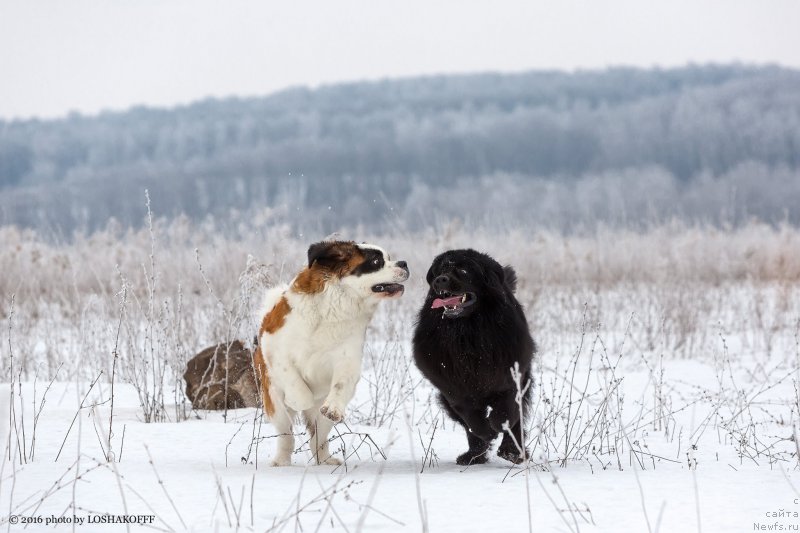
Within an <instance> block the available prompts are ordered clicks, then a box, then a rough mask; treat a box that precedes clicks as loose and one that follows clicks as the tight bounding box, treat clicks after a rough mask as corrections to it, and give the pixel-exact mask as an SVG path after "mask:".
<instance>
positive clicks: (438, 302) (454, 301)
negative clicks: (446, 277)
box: [431, 296, 461, 309]
mask: <svg viewBox="0 0 800 533" xmlns="http://www.w3.org/2000/svg"><path fill="white" fill-rule="evenodd" d="M460 303H461V296H451V297H450V298H445V299H444V300H442V299H441V298H436V299H435V300H434V301H433V305H431V309H438V308H440V307H444V306H445V305H449V306H451V307H452V306H454V305H458V304H460Z"/></svg>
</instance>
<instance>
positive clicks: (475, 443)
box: [439, 394, 497, 466]
mask: <svg viewBox="0 0 800 533" xmlns="http://www.w3.org/2000/svg"><path fill="white" fill-rule="evenodd" d="M439 401H440V403H441V405H442V408H444V410H445V411H446V412H447V414H448V415H450V418H452V419H453V420H455V421H456V422H458V423H459V424H461V426H462V427H463V428H464V431H466V432H467V444H468V445H469V449H468V450H467V451H466V452H464V453H462V454H461V455H459V456H458V457H457V458H456V463H458V464H460V465H461V466H468V465H477V464H483V463H485V462H486V461H488V460H489V458H488V457H487V455H486V452H487V450H489V445H490V444H491V442H492V439H493V438H494V437H495V436H497V434H496V433H494V434H492V433H491V432H488V433H487V432H486V431H485V430H484V431H481V432H480V435H479V434H477V433H475V432H474V430H473V429H472V427H471V426H470V420H472V422H473V423H475V422H476V420H475V418H476V417H475V416H474V415H473V414H472V413H471V412H469V411H467V410H465V409H463V408H461V409H456V408H454V407H453V406H452V405H451V404H450V402H448V401H447V399H446V398H445V397H444V396H443V395H441V394H440V395H439ZM464 415H466V416H464ZM478 422H480V424H479V425H478V427H482V426H487V424H486V421H485V420H482V421H481V420H478ZM486 429H488V426H487V428H486ZM479 431H480V430H479Z"/></svg>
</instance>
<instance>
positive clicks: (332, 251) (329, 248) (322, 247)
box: [308, 241, 354, 268]
mask: <svg viewBox="0 0 800 533" xmlns="http://www.w3.org/2000/svg"><path fill="white" fill-rule="evenodd" d="M353 248H354V245H353V244H352V243H343V242H341V241H322V242H317V243H314V244H312V245H311V246H309V248H308V267H309V268H311V267H312V266H314V263H318V264H319V265H320V266H323V267H327V268H331V267H334V266H337V265H341V264H342V263H346V262H347V261H349V260H350V258H351V257H352V255H353V253H352V249H353Z"/></svg>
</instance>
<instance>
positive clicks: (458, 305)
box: [431, 291, 475, 317]
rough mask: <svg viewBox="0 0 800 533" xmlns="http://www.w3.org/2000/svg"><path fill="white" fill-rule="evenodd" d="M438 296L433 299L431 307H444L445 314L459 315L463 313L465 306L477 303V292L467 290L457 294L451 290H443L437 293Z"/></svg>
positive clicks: (450, 315)
mask: <svg viewBox="0 0 800 533" xmlns="http://www.w3.org/2000/svg"><path fill="white" fill-rule="evenodd" d="M437 295H438V298H435V299H434V300H433V304H432V305H431V309H439V308H440V307H444V316H447V317H457V316H458V315H460V314H461V313H462V311H463V310H464V308H465V307H469V306H470V305H472V304H474V303H475V293H472V292H465V293H462V294H456V293H451V292H446V291H442V292H439V293H437Z"/></svg>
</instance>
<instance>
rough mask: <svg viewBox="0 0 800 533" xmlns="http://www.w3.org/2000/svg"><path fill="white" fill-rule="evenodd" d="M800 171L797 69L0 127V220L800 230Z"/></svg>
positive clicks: (206, 107)
mask: <svg viewBox="0 0 800 533" xmlns="http://www.w3.org/2000/svg"><path fill="white" fill-rule="evenodd" d="M798 167H800V72H798V71H795V70H789V69H783V68H778V67H769V66H766V67H748V66H741V65H727V66H719V65H717V66H713V65H710V66H687V67H684V68H677V69H668V70H662V69H654V70H641V69H627V68H615V69H608V70H603V71H578V72H574V73H564V72H556V71H539V72H529V73H522V74H475V75H450V76H430V77H421V78H410V79H401V80H386V81H377V82H358V83H349V84H340V85H333V86H326V87H321V88H318V89H315V90H311V89H307V88H293V89H288V90H285V91H283V92H280V93H277V94H274V95H271V96H267V97H260V98H255V97H254V98H229V99H224V100H206V101H202V102H199V103H195V104H192V105H188V106H184V107H178V108H174V109H149V108H144V107H141V108H134V109H132V110H130V111H127V112H116V113H110V112H109V113H103V114H100V115H98V116H92V117H86V116H81V115H77V114H72V115H70V116H68V117H67V118H64V119H59V120H21V121H6V122H0V224H4V225H7V224H16V225H20V226H25V227H34V228H39V229H56V228H57V230H58V231H59V232H65V233H67V234H69V233H70V232H72V231H73V230H88V231H93V230H95V229H98V228H101V227H104V226H105V224H106V222H107V221H108V219H109V218H112V217H113V218H114V219H116V220H117V221H119V222H120V223H122V224H123V225H133V226H139V225H141V222H142V212H143V207H142V203H143V202H142V198H143V190H144V189H149V191H150V195H151V198H152V203H153V211H154V212H155V213H157V214H159V215H163V216H172V215H177V214H179V213H183V214H186V215H188V216H189V217H190V218H192V219H202V218H204V217H215V218H217V219H222V220H229V221H231V223H232V224H235V223H236V221H237V220H239V219H240V218H251V217H252V216H253V213H254V212H255V211H254V209H256V208H258V209H259V210H260V211H258V212H259V213H261V212H263V208H265V207H266V208H270V217H271V220H275V219H280V220H281V221H290V222H292V223H295V224H296V223H298V221H299V220H303V219H305V220H308V219H313V222H314V224H315V225H317V227H316V228H315V229H316V230H318V231H320V232H324V231H329V230H334V229H339V228H341V227H343V226H355V225H359V224H369V225H370V227H375V224H376V223H379V224H381V225H383V226H392V227H393V228H394V229H397V227H398V226H399V227H400V228H401V229H405V230H409V231H413V230H417V229H420V228H422V227H426V226H431V225H436V224H438V223H441V222H442V221H450V220H453V219H461V220H464V221H476V222H479V223H481V224H484V225H489V226H491V225H492V224H494V223H502V224H504V225H505V224H507V223H521V224H525V225H528V224H534V225H537V226H544V227H548V228H551V229H556V230H567V231H570V230H574V229H580V228H585V227H592V226H593V225H594V224H596V223H598V222H603V223H606V224H609V225H619V226H631V225H633V226H635V225H639V224H642V223H661V222H664V221H667V220H671V219H674V218H678V219H681V220H683V221H690V222H695V221H702V222H710V223H712V224H718V225H723V226H725V225H734V226H735V225H739V224H741V223H743V222H746V221H748V220H750V219H752V218H758V219H760V220H763V221H766V222H768V223H777V222H790V223H793V224H796V223H798V222H800V210H798V207H797V206H798V205H800V170H799V169H798Z"/></svg>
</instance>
